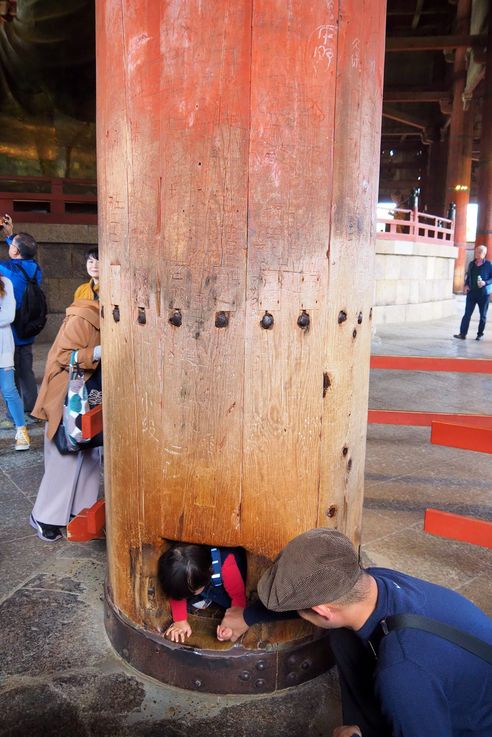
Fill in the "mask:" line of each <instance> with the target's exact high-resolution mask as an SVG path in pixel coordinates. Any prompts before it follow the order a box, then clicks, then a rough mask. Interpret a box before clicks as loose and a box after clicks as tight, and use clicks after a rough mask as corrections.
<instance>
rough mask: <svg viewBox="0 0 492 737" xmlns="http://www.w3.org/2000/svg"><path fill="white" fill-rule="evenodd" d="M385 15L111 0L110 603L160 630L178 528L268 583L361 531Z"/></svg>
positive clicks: (104, 137) (102, 83)
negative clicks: (275, 572)
mask: <svg viewBox="0 0 492 737" xmlns="http://www.w3.org/2000/svg"><path fill="white" fill-rule="evenodd" d="M384 13H385V3H384V0H340V1H339V2H335V1H334V0H330V1H329V2H327V1H326V0H313V2H310V3H305V2H304V0H255V2H254V3H252V2H251V0H238V1H237V2H234V3H231V2H229V0H215V2H213V3H198V2H196V1H195V0H171V1H170V2H167V3H157V2H151V0H134V2H132V3H126V4H124V3H121V2H119V0H101V2H100V3H97V62H98V105H97V110H98V167H99V168H98V176H99V212H100V248H101V261H102V285H103V286H102V290H101V304H102V307H103V309H104V319H103V320H102V335H103V343H104V384H105V391H104V395H105V400H104V401H105V405H104V416H105V439H106V446H105V474H106V475H105V486H106V496H107V509H108V515H107V520H108V568H109V593H108V596H109V599H110V601H111V604H112V605H113V606H114V608H115V609H116V610H117V611H118V612H119V613H120V614H121V615H122V616H123V617H124V618H125V620H126V622H127V623H131V625H132V626H133V625H134V626H135V627H138V628H140V630H139V631H147V632H152V633H153V637H155V638H157V637H158V635H157V634H156V633H157V630H158V627H159V626H161V625H162V623H163V621H165V618H166V608H165V607H166V603H165V601H163V600H162V597H160V596H159V592H158V590H157V586H156V582H155V573H156V558H157V555H158V554H159V551H160V550H161V549H162V547H163V544H165V541H173V540H183V541H188V542H196V543H204V544H214V545H223V546H232V545H241V546H243V547H244V548H246V550H247V551H248V555H249V563H250V564H251V566H250V568H251V572H252V573H251V582H250V586H251V587H253V588H254V582H255V572H256V575H257V573H258V570H260V569H261V568H262V567H264V566H265V565H266V563H267V561H268V560H269V559H272V558H273V557H274V556H275V555H276V554H277V553H278V551H279V550H280V549H281V548H282V546H283V545H285V543H286V542H287V541H288V540H289V539H291V538H292V537H293V536H295V535H296V534H298V533H300V532H302V531H304V530H307V529H309V528H312V527H316V526H329V527H336V528H338V529H340V530H342V531H344V532H345V533H347V534H348V535H349V536H350V537H351V538H352V539H353V541H354V542H355V543H358V542H359V540H360V524H361V512H362V501H363V476H364V460H365V436H366V424H367V397H368V373H369V350H370V338H371V305H372V300H373V287H374V285H373V267H374V244H373V238H374V233H375V230H376V229H375V213H376V200H377V189H378V168H379V137H380V124H381V99H382V72H383V55H384ZM265 316H266V317H267V319H266V320H263V318H264V317H265ZM272 320H273V324H272ZM278 631H280V630H278ZM268 632H269V636H268V638H266V639H269V641H274V642H275V637H277V640H278V638H280V639H282V637H284V639H285V632H284V634H282V635H276V636H273V635H272V634H271V633H272V630H268ZM289 632H290V634H289V637H291V636H292V637H293V635H292V632H293V630H292V629H291V630H289ZM304 636H305V631H304ZM259 639H261V638H260V637H259V636H258V637H257V640H259ZM263 640H265V636H263ZM210 646H211V647H212V645H210ZM127 655H128V653H127ZM125 657H126V656H125ZM130 660H131V658H130ZM133 662H135V661H133ZM139 667H143V666H141V664H140V665H139ZM197 680H200V679H197ZM200 682H201V681H200ZM231 688H232V687H231Z"/></svg>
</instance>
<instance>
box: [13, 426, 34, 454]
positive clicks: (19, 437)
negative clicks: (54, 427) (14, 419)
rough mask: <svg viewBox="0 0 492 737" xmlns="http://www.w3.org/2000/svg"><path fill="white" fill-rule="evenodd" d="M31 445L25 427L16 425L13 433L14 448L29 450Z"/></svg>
mask: <svg viewBox="0 0 492 737" xmlns="http://www.w3.org/2000/svg"><path fill="white" fill-rule="evenodd" d="M30 447H31V439H30V438H29V433H28V432H27V427H25V426H24V427H18V428H17V432H16V433H15V449H16V450H29V448H30Z"/></svg>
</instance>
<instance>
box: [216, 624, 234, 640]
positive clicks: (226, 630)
mask: <svg viewBox="0 0 492 737" xmlns="http://www.w3.org/2000/svg"><path fill="white" fill-rule="evenodd" d="M232 634H233V633H232V628H231V627H226V626H225V625H223V624H219V625H217V639H218V640H220V642H227V640H230V639H231V637H232Z"/></svg>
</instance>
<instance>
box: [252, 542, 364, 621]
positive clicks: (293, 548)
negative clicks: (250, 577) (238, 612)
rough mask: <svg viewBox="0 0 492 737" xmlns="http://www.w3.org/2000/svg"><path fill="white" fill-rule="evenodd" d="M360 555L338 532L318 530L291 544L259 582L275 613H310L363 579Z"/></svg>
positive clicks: (259, 590) (263, 599) (266, 602)
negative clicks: (294, 611) (301, 610)
mask: <svg viewBox="0 0 492 737" xmlns="http://www.w3.org/2000/svg"><path fill="white" fill-rule="evenodd" d="M360 572H361V567H360V565H359V560H358V556H357V553H356V551H355V549H354V547H353V545H352V543H351V542H350V540H349V539H348V537H346V536H345V535H343V534H342V533H341V532H338V530H329V529H326V528H318V529H315V530H309V531H308V532H304V533H303V534H302V535H298V537H295V538H294V539H293V540H291V541H290V542H289V543H288V544H287V545H286V546H285V548H284V549H283V550H282V551H281V552H280V553H279V555H278V556H277V558H276V559H275V561H274V562H273V563H272V566H271V567H270V568H269V569H268V570H267V571H265V573H264V574H263V575H262V577H261V578H260V580H259V582H258V595H259V597H260V599H261V601H262V602H263V604H264V605H265V606H266V607H268V609H271V610H272V611H274V612H287V611H292V610H297V609H310V608H311V607H313V606H317V605H318V604H328V603H331V602H334V601H336V600H337V599H339V598H340V597H342V596H344V595H345V594H347V593H348V592H349V591H351V589H352V588H353V586H354V584H355V583H356V581H357V579H358V578H359V576H360Z"/></svg>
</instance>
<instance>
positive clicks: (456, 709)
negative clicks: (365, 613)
mask: <svg viewBox="0 0 492 737" xmlns="http://www.w3.org/2000/svg"><path fill="white" fill-rule="evenodd" d="M367 572H368V573H370V574H371V575H372V576H374V578H375V580H376V583H377V586H378V600H377V605H376V610H375V611H374V612H373V614H372V615H371V617H370V618H369V619H368V621H367V622H366V623H365V625H364V626H363V627H362V628H361V629H360V630H359V631H358V632H357V633H356V634H357V635H358V636H359V637H360V638H362V640H366V641H367V640H368V639H369V638H370V637H371V634H372V632H373V631H374V629H375V627H376V626H377V625H378V623H379V622H380V621H381V619H384V618H385V617H387V616H389V615H391V614H404V613H413V614H422V615H424V616H426V617H431V618H432V619H437V620H439V621H442V622H445V623H447V624H449V625H451V626H453V627H456V628H457V629H461V630H464V631H465V632H469V633H470V634H472V635H475V636H476V637H479V638H480V639H482V640H485V641H486V642H488V643H490V644H492V619H489V617H487V616H486V615H485V614H484V613H483V612H482V611H481V610H480V609H478V607H476V606H475V605H474V604H472V603H471V602H470V601H468V599H465V598H464V597H462V596H460V595H459V594H457V593H456V592H454V591H450V590H449V589H445V588H442V587H441V586H436V585H435V584H431V583H427V582H426V581H421V580H420V579H418V578H412V577H411V576H407V575H405V574H404V573H398V572H397V571H392V570H388V569H385V568H369V569H368V570H367ZM375 689H376V695H377V697H378V699H379V701H380V703H381V707H382V711H383V714H384V716H385V717H386V719H387V720H388V721H389V723H390V724H391V725H392V728H393V735H394V737H424V736H425V737H491V735H492V665H489V664H488V663H486V662H485V661H484V660H481V659H480V658H478V657H477V656H476V655H472V654H471V653H469V652H467V651H466V650H463V649H462V648H460V647H458V646H457V645H454V644H453V643H450V642H448V641H446V640H444V639H442V638H440V637H437V636H436V635H432V634H429V633H427V632H422V631H419V630H414V629H404V630H394V631H392V632H390V633H389V634H388V635H386V636H385V637H383V639H382V640H381V643H380V646H379V651H378V661H377V666H376V674H375Z"/></svg>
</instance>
